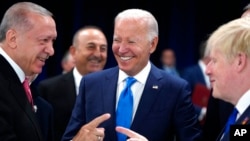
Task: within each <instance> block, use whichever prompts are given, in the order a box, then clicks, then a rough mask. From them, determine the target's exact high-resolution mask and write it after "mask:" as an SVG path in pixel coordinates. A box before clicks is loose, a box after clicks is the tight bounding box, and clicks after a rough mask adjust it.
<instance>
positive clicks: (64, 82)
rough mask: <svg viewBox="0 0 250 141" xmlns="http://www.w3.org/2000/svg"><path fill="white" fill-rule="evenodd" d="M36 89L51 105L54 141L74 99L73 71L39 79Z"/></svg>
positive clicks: (64, 122)
mask: <svg viewBox="0 0 250 141" xmlns="http://www.w3.org/2000/svg"><path fill="white" fill-rule="evenodd" d="M38 91H39V93H40V95H41V96H42V97H43V98H44V99H45V100H47V101H48V102H49V103H50V104H51V105H52V107H53V110H54V129H55V131H54V133H55V141H60V140H61V137H62V135H63V133H64V131H65V129H66V126H67V124H68V122H69V119H70V116H71V112H72V109H73V107H74V104H75V99H76V90H75V82H74V77H73V71H71V72H69V73H66V74H62V75H58V76H55V77H52V78H48V79H45V80H43V81H41V82H40V83H39V84H38Z"/></svg>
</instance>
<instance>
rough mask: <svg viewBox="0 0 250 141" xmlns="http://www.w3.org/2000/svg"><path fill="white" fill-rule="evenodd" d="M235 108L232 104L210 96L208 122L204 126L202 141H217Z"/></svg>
mask: <svg viewBox="0 0 250 141" xmlns="http://www.w3.org/2000/svg"><path fill="white" fill-rule="evenodd" d="M233 107H234V106H233V105H232V104H231V103H228V102H225V101H222V100H220V99H216V98H214V97H213V96H212V94H210V98H209V101H208V105H207V115H206V120H205V123H204V126H203V132H202V141H215V140H216V139H217V138H218V136H219V135H220V132H221V131H222V130H223V128H224V126H225V124H226V122H227V120H228V117H229V115H230V114H231V112H232V110H233Z"/></svg>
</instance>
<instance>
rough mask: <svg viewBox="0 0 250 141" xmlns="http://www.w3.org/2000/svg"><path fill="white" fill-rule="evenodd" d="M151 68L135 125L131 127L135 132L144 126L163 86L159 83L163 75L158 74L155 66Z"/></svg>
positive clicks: (135, 118) (134, 121)
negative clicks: (145, 119) (144, 120)
mask: <svg viewBox="0 0 250 141" xmlns="http://www.w3.org/2000/svg"><path fill="white" fill-rule="evenodd" d="M151 66H152V67H151V71H150V73H149V76H148V79H147V81H146V84H145V87H144V90H143V93H142V96H141V99H140V102H139V105H138V108H137V111H136V113H135V117H134V120H133V123H132V125H131V129H134V130H135V129H136V127H138V126H139V125H142V124H143V119H144V118H145V117H147V114H148V113H149V112H150V110H151V108H152V106H153V104H154V103H155V100H156V98H157V95H158V93H159V91H160V89H161V87H162V84H161V83H160V82H159V79H160V78H161V75H160V74H159V73H157V72H158V71H157V69H156V67H155V66H153V65H151Z"/></svg>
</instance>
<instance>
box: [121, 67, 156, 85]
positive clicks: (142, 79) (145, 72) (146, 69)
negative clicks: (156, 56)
mask: <svg viewBox="0 0 250 141" xmlns="http://www.w3.org/2000/svg"><path fill="white" fill-rule="evenodd" d="M150 69H151V63H150V62H148V63H147V65H146V66H145V67H144V68H143V69H142V70H141V71H140V72H139V73H137V74H136V75H135V76H133V77H134V78H135V79H136V80H137V81H138V82H140V83H142V84H145V83H146V80H147V77H148V75H149V72H150ZM145 76H146V77H145ZM127 77H129V76H128V75H127V74H126V73H125V72H124V71H122V70H120V69H119V78H118V84H120V83H121V82H123V81H124V80H125V79H126V78H127Z"/></svg>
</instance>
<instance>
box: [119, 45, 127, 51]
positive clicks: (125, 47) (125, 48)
mask: <svg viewBox="0 0 250 141" xmlns="http://www.w3.org/2000/svg"><path fill="white" fill-rule="evenodd" d="M127 50H128V47H127V46H126V45H125V44H120V45H119V52H120V53H125V52H127Z"/></svg>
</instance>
